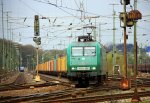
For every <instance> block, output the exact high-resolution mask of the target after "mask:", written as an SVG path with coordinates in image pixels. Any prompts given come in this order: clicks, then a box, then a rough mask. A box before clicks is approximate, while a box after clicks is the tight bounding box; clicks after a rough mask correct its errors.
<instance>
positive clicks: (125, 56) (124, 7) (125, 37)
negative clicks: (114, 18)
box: [123, 0, 127, 78]
mask: <svg viewBox="0 0 150 103" xmlns="http://www.w3.org/2000/svg"><path fill="white" fill-rule="evenodd" d="M123 10H124V14H125V15H126V0H124V3H123ZM126 22H127V20H126V17H125V18H124V71H125V78H127V50H126V49H127V45H126V43H127V42H126V40H127V35H126Z"/></svg>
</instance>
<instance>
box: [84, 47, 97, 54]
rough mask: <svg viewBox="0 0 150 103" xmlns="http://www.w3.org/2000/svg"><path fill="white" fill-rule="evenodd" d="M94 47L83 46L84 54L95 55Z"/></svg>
mask: <svg viewBox="0 0 150 103" xmlns="http://www.w3.org/2000/svg"><path fill="white" fill-rule="evenodd" d="M95 54H96V51H95V47H84V56H95Z"/></svg>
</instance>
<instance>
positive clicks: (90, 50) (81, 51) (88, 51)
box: [72, 47, 96, 56]
mask: <svg viewBox="0 0 150 103" xmlns="http://www.w3.org/2000/svg"><path fill="white" fill-rule="evenodd" d="M95 55H96V48H95V47H72V56H95Z"/></svg>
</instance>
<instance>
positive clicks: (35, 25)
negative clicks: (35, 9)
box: [34, 15, 40, 36]
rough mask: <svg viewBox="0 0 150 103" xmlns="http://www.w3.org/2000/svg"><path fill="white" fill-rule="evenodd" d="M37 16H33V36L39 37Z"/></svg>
mask: <svg viewBox="0 0 150 103" xmlns="http://www.w3.org/2000/svg"><path fill="white" fill-rule="evenodd" d="M39 28H40V26H39V16H38V15H35V16H34V36H39V35H40V30H39Z"/></svg>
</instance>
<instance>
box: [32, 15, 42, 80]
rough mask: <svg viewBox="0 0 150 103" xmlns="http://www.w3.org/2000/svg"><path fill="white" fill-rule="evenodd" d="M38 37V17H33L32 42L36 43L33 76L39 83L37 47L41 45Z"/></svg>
mask: <svg viewBox="0 0 150 103" xmlns="http://www.w3.org/2000/svg"><path fill="white" fill-rule="evenodd" d="M39 36H40V30H39V16H38V15H35V16H34V37H33V41H34V42H35V43H36V54H37V55H36V64H37V66H36V67H37V68H36V76H35V81H37V82H39V81H41V79H40V75H39V73H38V69H39V66H38V65H39V55H38V54H39V53H38V51H39V45H40V44H41V37H39Z"/></svg>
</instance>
